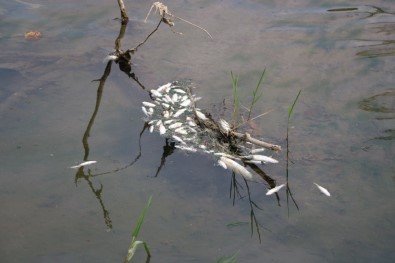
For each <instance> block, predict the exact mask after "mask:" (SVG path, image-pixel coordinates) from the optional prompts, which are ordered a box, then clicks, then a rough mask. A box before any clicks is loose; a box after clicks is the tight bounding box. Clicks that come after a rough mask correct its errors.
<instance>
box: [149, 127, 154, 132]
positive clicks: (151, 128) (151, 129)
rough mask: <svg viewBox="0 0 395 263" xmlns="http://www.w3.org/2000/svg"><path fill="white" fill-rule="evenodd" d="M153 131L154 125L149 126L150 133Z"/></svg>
mask: <svg viewBox="0 0 395 263" xmlns="http://www.w3.org/2000/svg"><path fill="white" fill-rule="evenodd" d="M153 131H154V125H151V126H149V132H150V133H152V132H153Z"/></svg>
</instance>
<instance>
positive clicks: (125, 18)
mask: <svg viewBox="0 0 395 263" xmlns="http://www.w3.org/2000/svg"><path fill="white" fill-rule="evenodd" d="M118 5H119V10H120V11H121V19H122V24H127V23H128V22H129V17H128V14H127V13H126V7H125V3H124V2H123V0H118Z"/></svg>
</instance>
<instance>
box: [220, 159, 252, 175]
mask: <svg viewBox="0 0 395 263" xmlns="http://www.w3.org/2000/svg"><path fill="white" fill-rule="evenodd" d="M220 161H222V162H223V163H224V164H225V166H226V167H227V168H230V169H231V170H232V171H234V172H235V173H238V174H240V175H242V176H243V177H244V178H246V179H250V180H252V179H253V175H252V174H251V173H250V171H248V170H247V169H246V168H245V167H244V166H242V165H240V164H239V163H237V162H235V161H233V160H232V159H229V158H227V157H224V156H221V157H220Z"/></svg>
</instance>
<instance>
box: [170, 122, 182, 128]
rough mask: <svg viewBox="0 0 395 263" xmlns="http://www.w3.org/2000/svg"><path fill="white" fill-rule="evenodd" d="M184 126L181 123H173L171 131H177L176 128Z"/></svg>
mask: <svg viewBox="0 0 395 263" xmlns="http://www.w3.org/2000/svg"><path fill="white" fill-rule="evenodd" d="M181 126H182V123H181V122H176V123H173V124H172V125H170V126H169V129H176V128H180V127H181Z"/></svg>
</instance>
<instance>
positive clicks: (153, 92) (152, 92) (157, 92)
mask: <svg viewBox="0 0 395 263" xmlns="http://www.w3.org/2000/svg"><path fill="white" fill-rule="evenodd" d="M150 92H151V94H152V96H154V97H162V93H160V92H159V91H157V90H154V89H152V90H150Z"/></svg>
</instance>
